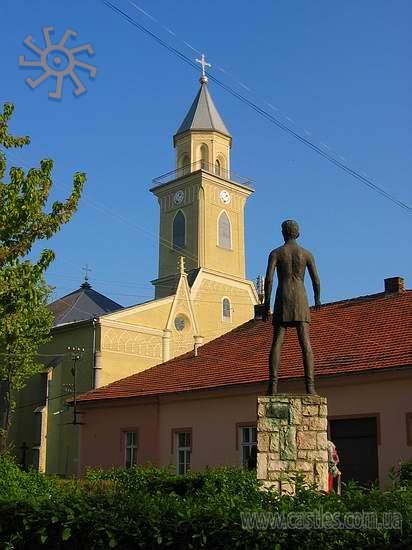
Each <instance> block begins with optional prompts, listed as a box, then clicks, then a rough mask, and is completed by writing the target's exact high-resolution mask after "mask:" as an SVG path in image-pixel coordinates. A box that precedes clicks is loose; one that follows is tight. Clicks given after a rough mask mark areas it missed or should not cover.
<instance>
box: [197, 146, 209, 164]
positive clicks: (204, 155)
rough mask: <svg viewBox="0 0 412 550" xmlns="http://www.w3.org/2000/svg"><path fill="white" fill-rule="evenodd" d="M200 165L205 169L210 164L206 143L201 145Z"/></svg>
mask: <svg viewBox="0 0 412 550" xmlns="http://www.w3.org/2000/svg"><path fill="white" fill-rule="evenodd" d="M199 152H200V166H201V168H203V169H205V170H206V169H207V167H208V164H209V149H208V147H207V145H206V144H204V143H202V145H201V146H200V150H199Z"/></svg>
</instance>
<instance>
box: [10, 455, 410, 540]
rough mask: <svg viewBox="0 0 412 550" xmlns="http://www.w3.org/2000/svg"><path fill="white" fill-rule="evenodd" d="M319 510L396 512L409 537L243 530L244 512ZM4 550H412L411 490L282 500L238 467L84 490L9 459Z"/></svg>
mask: <svg viewBox="0 0 412 550" xmlns="http://www.w3.org/2000/svg"><path fill="white" fill-rule="evenodd" d="M320 511H321V512H322V513H323V514H324V515H323V516H322V517H326V516H327V514H328V513H329V514H333V513H335V514H336V513H339V514H340V518H343V517H344V514H349V513H358V512H365V513H367V512H369V513H371V512H373V513H376V514H377V517H378V518H379V519H382V518H383V514H384V513H388V512H391V513H394V512H396V513H397V514H398V515H399V516H398V517H401V520H402V529H389V528H385V527H382V528H380V529H369V528H367V527H364V528H361V529H326V528H311V529H309V528H307V529H297V528H293V529H292V528H284V527H282V526H279V525H278V526H273V525H272V528H262V527H263V525H262V524H260V527H258V525H257V524H255V525H254V526H253V527H252V526H251V525H249V528H245V527H246V526H245V525H243V526H242V517H241V514H242V513H245V512H251V513H272V514H275V513H276V514H279V515H278V516H276V517H289V518H290V517H291V514H294V516H293V517H294V518H295V520H296V518H297V519H299V518H301V517H303V516H302V514H312V515H313V514H318V516H317V517H320V516H319V513H320ZM287 514H289V516H287ZM325 514H326V515H325ZM249 517H250V516H249ZM266 517H267V516H266ZM273 517H274V516H273ZM306 517H308V516H307V515H306ZM328 517H329V516H328ZM259 518H260V519H259V521H262V519H261V518H264V516H262V515H261V516H259ZM252 519H253V518H252ZM398 526H399V525H398ZM295 527H296V525H295ZM0 547H1V548H2V549H3V548H4V549H8V550H11V549H39V548H45V549H53V550H58V549H60V548H61V549H66V548H67V549H76V550H78V549H79V550H82V549H85V550H86V549H87V550H91V549H107V548H119V549H138V548H144V549H147V548H148V549H151V548H153V549H154V548H156V549H161V548H166V549H167V548H170V549H179V550H184V549H186V548H208V549H209V548H210V549H213V550H215V549H223V548H228V549H232V548H233V549H234V548H241V549H247V550H249V549H254V548H256V549H271V550H272V549H273V550H275V549H279V550H280V549H284V548H285V549H288V548H291V549H292V548H293V549H296V548H299V549H306V548H308V549H312V548H317V549H319V550H321V549H322V550H323V549H329V548H331V549H334V548H336V549H338V548H339V549H343V548H351V549H352V550H354V549H357V548H374V549H375V548H377V549H379V548H399V549H400V548H405V549H407V548H408V549H409V548H412V486H411V484H410V483H408V482H406V483H404V484H400V483H397V484H396V485H395V486H394V488H393V489H392V490H391V491H387V492H382V491H379V490H378V489H376V488H375V489H371V490H368V491H366V490H364V489H361V488H359V487H357V486H355V485H349V486H348V487H346V488H345V492H344V495H343V496H342V497H337V496H336V495H322V494H318V493H316V492H315V491H312V490H310V489H299V490H298V492H297V495H296V496H295V497H288V496H282V497H280V496H279V495H277V494H275V493H271V492H266V491H262V490H261V489H259V485H258V483H257V481H256V477H255V475H254V474H253V473H250V472H247V471H243V470H239V469H233V468H223V469H219V470H210V471H204V472H199V473H190V474H188V475H186V476H178V475H175V474H174V473H172V472H170V471H168V470H165V469H156V468H147V469H142V468H132V469H130V470H123V469H113V470H109V471H99V470H93V471H89V472H88V474H87V475H86V476H85V478H84V479H82V480H80V481H76V480H65V481H63V480H59V479H57V478H51V477H46V476H41V475H39V474H36V473H35V472H21V471H20V470H19V469H18V468H17V467H16V466H15V465H13V464H11V463H10V461H7V460H2V459H0Z"/></svg>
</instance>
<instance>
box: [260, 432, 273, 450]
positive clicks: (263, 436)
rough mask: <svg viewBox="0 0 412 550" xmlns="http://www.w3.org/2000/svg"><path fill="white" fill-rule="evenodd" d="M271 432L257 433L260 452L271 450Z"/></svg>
mask: <svg viewBox="0 0 412 550" xmlns="http://www.w3.org/2000/svg"><path fill="white" fill-rule="evenodd" d="M270 438H271V435H270V433H268V432H262V433H258V434H257V446H258V449H259V451H260V452H264V453H267V452H268V451H269V440H270Z"/></svg>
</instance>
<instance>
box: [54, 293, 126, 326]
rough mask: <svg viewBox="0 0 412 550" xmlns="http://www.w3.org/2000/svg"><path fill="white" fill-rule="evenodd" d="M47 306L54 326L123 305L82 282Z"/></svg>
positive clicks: (99, 313) (85, 318)
mask: <svg viewBox="0 0 412 550" xmlns="http://www.w3.org/2000/svg"><path fill="white" fill-rule="evenodd" d="M48 308H49V310H50V311H51V312H52V313H53V314H54V323H53V326H54V327H56V326H58V325H63V324H66V323H74V322H76V321H85V320H87V319H93V318H94V317H99V316H101V315H104V314H105V313H111V312H112V311H116V310H118V309H123V306H121V305H120V304H118V303H116V302H114V301H113V300H111V299H110V298H107V296H103V294H100V292H96V291H95V290H93V289H92V287H91V286H90V285H89V283H83V284H82V285H81V287H80V288H79V289H78V290H75V291H74V292H72V293H70V294H67V295H66V296H63V297H62V298H59V299H58V300H56V301H55V302H52V303H51V304H49V305H48Z"/></svg>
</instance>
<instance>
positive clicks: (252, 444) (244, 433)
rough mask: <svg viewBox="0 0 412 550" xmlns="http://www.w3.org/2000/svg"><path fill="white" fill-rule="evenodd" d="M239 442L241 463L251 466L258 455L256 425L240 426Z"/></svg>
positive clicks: (246, 466) (245, 466) (244, 465)
mask: <svg viewBox="0 0 412 550" xmlns="http://www.w3.org/2000/svg"><path fill="white" fill-rule="evenodd" d="M239 442H240V445H239V448H240V463H241V464H242V466H243V467H244V468H249V467H250V466H251V465H250V462H251V461H252V460H255V457H256V426H240V427H239ZM253 466H255V465H253Z"/></svg>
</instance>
